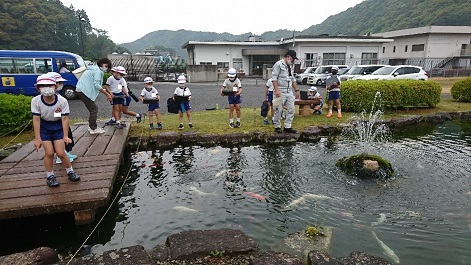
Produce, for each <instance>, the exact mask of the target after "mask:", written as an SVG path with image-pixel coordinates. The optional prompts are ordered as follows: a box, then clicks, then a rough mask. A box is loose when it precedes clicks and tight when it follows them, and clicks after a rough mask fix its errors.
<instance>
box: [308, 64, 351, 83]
mask: <svg viewBox="0 0 471 265" xmlns="http://www.w3.org/2000/svg"><path fill="white" fill-rule="evenodd" d="M334 66H336V67H337V68H338V69H342V68H348V66H347V65H321V66H319V67H318V68H317V69H316V71H314V73H312V74H309V77H308V78H307V83H308V84H310V85H317V86H321V85H324V84H325V79H326V78H327V76H329V75H330V74H331V73H330V71H331V70H332V67H334Z"/></svg>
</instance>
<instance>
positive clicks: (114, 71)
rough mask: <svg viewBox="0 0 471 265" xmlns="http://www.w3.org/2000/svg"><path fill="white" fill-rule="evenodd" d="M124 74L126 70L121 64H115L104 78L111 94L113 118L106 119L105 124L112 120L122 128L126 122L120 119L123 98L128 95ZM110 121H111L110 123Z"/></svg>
mask: <svg viewBox="0 0 471 265" xmlns="http://www.w3.org/2000/svg"><path fill="white" fill-rule="evenodd" d="M124 75H126V70H125V69H124V67H122V66H116V67H113V68H111V76H110V77H108V80H106V84H105V87H106V90H108V92H109V93H111V94H113V99H112V100H111V105H113V118H114V119H112V120H110V121H108V122H107V124H112V121H113V120H114V121H116V123H115V124H116V127H117V128H118V129H123V128H124V127H126V123H125V122H123V121H121V114H122V112H123V104H124V99H125V98H126V97H129V95H128V91H127V89H126V88H125V86H126V83H125V81H124V79H123V76H124ZM110 122H111V123H110Z"/></svg>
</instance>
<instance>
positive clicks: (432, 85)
mask: <svg viewBox="0 0 471 265" xmlns="http://www.w3.org/2000/svg"><path fill="white" fill-rule="evenodd" d="M441 91H442V89H441V87H440V84H438V83H437V82H435V81H423V80H384V81H383V80H348V81H345V82H342V92H341V100H340V101H341V103H342V110H345V111H353V112H360V111H363V110H369V109H371V106H372V103H373V100H374V98H375V94H376V93H377V92H380V94H381V97H380V101H381V102H377V107H378V106H379V105H378V104H379V103H381V109H382V110H394V109H403V108H411V107H435V106H436V105H437V104H438V103H439V102H440V97H441ZM378 101H379V100H378Z"/></svg>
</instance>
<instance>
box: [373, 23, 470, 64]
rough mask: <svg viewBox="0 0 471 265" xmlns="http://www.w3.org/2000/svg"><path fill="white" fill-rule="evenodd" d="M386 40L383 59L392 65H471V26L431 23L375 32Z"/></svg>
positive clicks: (382, 52)
mask: <svg viewBox="0 0 471 265" xmlns="http://www.w3.org/2000/svg"><path fill="white" fill-rule="evenodd" d="M374 36H380V37H384V38H388V39H394V41H393V42H385V43H383V47H382V51H381V56H380V57H381V58H384V59H388V60H389V62H388V63H389V64H392V65H395V64H414V65H420V66H422V67H424V68H425V69H427V70H429V69H432V68H443V67H445V68H463V67H464V68H469V67H470V59H471V26H427V27H420V28H411V29H403V30H396V31H389V32H381V33H377V34H374Z"/></svg>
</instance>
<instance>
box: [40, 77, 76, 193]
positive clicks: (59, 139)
mask: <svg viewBox="0 0 471 265" xmlns="http://www.w3.org/2000/svg"><path fill="white" fill-rule="evenodd" d="M35 86H36V88H37V89H38V90H39V92H40V93H41V95H38V96H36V97H34V98H33V99H32V100H31V112H32V114H33V128H34V135H35V139H34V147H35V148H36V150H39V148H41V147H43V148H44V159H43V161H44V167H45V169H46V177H47V178H46V184H47V185H48V186H49V187H57V186H59V185H60V184H59V182H58V181H57V178H56V177H55V175H54V169H53V165H54V161H53V158H54V153H56V154H57V156H58V157H59V158H60V159H61V160H62V162H63V165H64V167H65V169H66V172H67V176H68V177H69V180H71V181H79V180H80V177H79V176H78V175H77V174H76V173H75V172H74V169H73V168H72V164H71V163H70V160H69V157H68V156H67V155H66V153H65V148H64V146H65V144H68V143H71V139H70V138H69V137H68V134H69V103H68V102H67V99H65V98H64V97H62V96H60V95H57V94H56V90H57V86H56V80H55V79H54V78H52V77H50V76H49V75H48V74H43V75H40V76H38V78H37V79H36V84H35Z"/></svg>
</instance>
